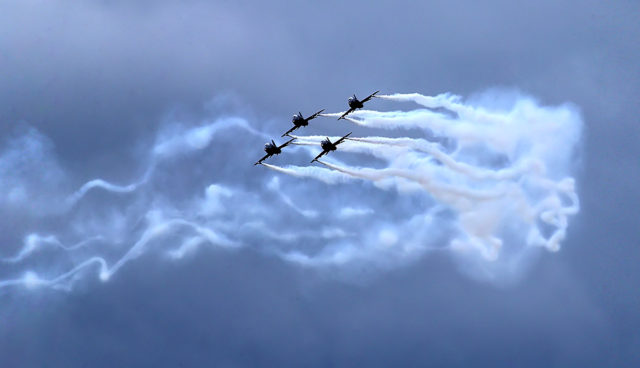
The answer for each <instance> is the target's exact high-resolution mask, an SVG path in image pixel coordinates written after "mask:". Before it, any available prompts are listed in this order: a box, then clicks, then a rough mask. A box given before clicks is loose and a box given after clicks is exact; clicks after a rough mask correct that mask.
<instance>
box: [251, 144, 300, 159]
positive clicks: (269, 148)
mask: <svg viewBox="0 0 640 368" xmlns="http://www.w3.org/2000/svg"><path fill="white" fill-rule="evenodd" d="M294 139H295V138H291V139H290V140H288V141H287V142H285V143H283V144H281V145H280V146H276V142H274V141H273V139H272V140H271V142H269V143H267V144H265V145H264V151H265V152H266V153H267V154H266V155H264V157H263V158H261V159H260V160H258V162H256V163H255V164H254V165H257V164H262V161H264V160H266V159H268V158H269V157H271V156H273V155H279V154H280V152H282V149H283V148H284V147H286V146H287V145H288V144H289V143H291V142H293V141H294Z"/></svg>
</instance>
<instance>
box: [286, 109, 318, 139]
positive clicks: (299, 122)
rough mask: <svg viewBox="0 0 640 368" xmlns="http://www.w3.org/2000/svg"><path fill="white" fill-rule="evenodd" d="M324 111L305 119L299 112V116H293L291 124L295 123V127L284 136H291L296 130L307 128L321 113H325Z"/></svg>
mask: <svg viewBox="0 0 640 368" xmlns="http://www.w3.org/2000/svg"><path fill="white" fill-rule="evenodd" d="M323 111H324V109H322V110H320V111H318V112H316V113H315V114H313V115H311V116H309V117H308V118H306V119H305V118H303V117H302V113H301V112H298V113H297V114H295V115H293V118H291V122H292V123H293V127H291V129H289V130H287V132H286V133H284V134H283V135H282V136H283V137H284V136H285V135H289V133H291V132H293V131H294V130H296V129H298V128H300V127H303V126H307V125H309V120H311V119H313V118H315V117H316V116H318V115H320V113H321V112H323Z"/></svg>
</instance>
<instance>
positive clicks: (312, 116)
mask: <svg viewBox="0 0 640 368" xmlns="http://www.w3.org/2000/svg"><path fill="white" fill-rule="evenodd" d="M323 111H324V109H322V110H320V111H318V112H316V113H315V114H313V115H311V116H309V117H308V118H307V121H309V120H311V119H313V118H315V117H316V116H318V115H320V114H321V113H322V112H323Z"/></svg>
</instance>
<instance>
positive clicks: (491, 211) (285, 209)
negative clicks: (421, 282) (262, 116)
mask: <svg viewBox="0 0 640 368" xmlns="http://www.w3.org/2000/svg"><path fill="white" fill-rule="evenodd" d="M380 97H381V98H383V99H386V100H389V101H398V102H400V101H411V102H416V103H418V104H420V105H422V108H420V109H417V110H412V111H392V112H378V111H373V110H358V111H355V112H353V113H352V114H350V115H349V116H347V117H346V118H345V119H344V120H345V123H353V124H357V125H359V126H360V127H361V128H360V129H361V130H362V129H363V128H376V129H387V130H399V129H406V130H410V131H411V136H410V137H402V138H388V137H380V136H370V137H356V136H354V135H352V136H351V137H350V138H349V139H348V140H346V141H344V142H343V143H342V144H340V145H339V146H338V150H337V152H335V153H334V152H332V153H330V154H329V155H327V156H324V158H323V161H319V164H312V165H309V166H296V165H288V166H279V165H275V164H273V162H274V161H275V162H278V161H277V160H287V159H290V158H291V157H296V158H297V155H296V156H294V155H293V154H299V153H300V152H303V151H307V152H308V156H309V160H310V159H311V158H312V157H315V155H317V154H318V153H319V152H320V147H319V144H320V142H321V141H322V140H323V139H325V137H324V136H296V138H297V139H296V141H294V144H296V145H298V146H302V147H304V148H305V149H296V147H293V146H289V147H287V148H285V149H284V151H285V152H284V153H285V154H283V155H279V156H278V157H277V158H276V157H274V158H269V159H268V161H270V163H267V162H263V163H262V166H263V167H264V168H268V169H270V170H264V169H263V168H261V167H260V166H253V165H252V163H253V162H255V158H256V157H259V156H261V155H260V153H259V152H258V150H257V149H255V147H256V145H257V146H259V144H260V143H261V142H257V141H256V139H266V140H269V139H270V137H268V136H267V135H265V134H263V133H260V132H257V131H256V130H255V129H254V128H252V127H251V126H250V125H249V124H248V123H247V122H246V121H245V120H243V119H237V118H229V119H219V120H217V121H215V122H213V123H205V124H201V125H199V126H195V127H189V126H187V125H184V124H182V125H180V124H177V125H171V126H169V127H167V128H165V129H163V130H162V131H161V132H160V133H159V134H158V137H157V139H156V140H155V143H154V144H153V146H152V147H150V150H149V154H148V155H146V156H145V157H143V159H142V162H141V164H142V165H143V169H145V170H136V171H138V172H144V174H143V176H142V177H141V178H140V179H138V180H135V181H133V183H132V184H126V185H116V184H113V183H111V182H109V181H107V180H104V179H93V180H89V181H88V182H86V183H85V184H83V185H82V186H80V188H79V189H78V190H76V191H72V194H71V195H67V196H64V195H61V194H55V195H53V196H52V197H54V199H52V200H51V203H52V204H49V205H48V207H52V208H58V210H53V211H49V212H46V216H59V217H60V216H61V217H63V219H62V222H65V221H66V222H67V223H68V224H69V226H68V228H67V229H65V228H57V229H54V230H52V231H49V234H47V232H46V231H38V232H37V233H33V232H29V233H30V235H28V236H27V237H25V238H24V239H25V240H24V244H23V245H22V246H21V247H19V248H18V249H17V250H15V251H13V252H6V251H5V252H0V254H2V255H4V257H3V258H0V261H2V262H3V263H4V265H5V266H6V267H4V269H0V272H2V274H1V275H0V277H2V278H3V279H4V280H3V281H0V290H10V289H11V288H15V287H19V286H24V287H27V288H38V287H48V288H58V289H64V290H69V289H70V288H71V287H72V286H73V284H74V283H76V282H78V281H79V280H81V279H83V278H85V277H86V276H87V275H91V274H94V275H96V274H97V276H98V277H99V279H100V280H102V281H107V280H109V279H110V278H112V277H113V276H114V275H115V274H116V273H117V272H118V271H119V270H120V269H121V268H122V267H124V266H125V265H127V264H130V263H133V262H135V260H136V259H138V258H139V257H141V256H143V255H145V254H149V253H151V254H155V253H158V254H164V255H165V256H166V257H167V258H168V259H172V260H178V259H183V258H185V257H187V256H188V255H193V254H196V252H197V249H198V248H200V247H202V246H205V245H210V246H213V247H218V248H225V249H235V248H238V247H246V246H249V247H255V248H256V249H259V250H260V251H261V252H265V253H268V254H273V255H276V256H279V257H282V258H283V259H284V260H287V261H290V262H293V263H296V264H299V265H302V266H306V267H314V268H318V269H325V268H327V267H330V268H332V269H335V268H336V267H337V268H339V269H349V268H350V267H352V266H357V265H375V266H376V267H379V268H390V267H395V266H398V265H402V264H404V263H406V262H411V261H415V260H416V259H419V258H420V257H421V256H423V255H424V254H425V253H428V252H433V251H446V252H449V253H450V254H452V255H453V256H454V258H455V259H458V260H460V261H461V262H464V264H465V270H466V272H470V273H473V274H474V275H475V276H478V277H482V278H484V279H491V280H493V281H496V282H503V281H504V280H509V279H512V278H513V276H517V275H519V274H521V273H522V271H523V265H524V264H526V262H527V260H528V259H529V255H530V254H531V253H532V251H533V250H535V249H540V248H544V249H548V250H550V251H557V250H559V249H560V247H561V244H562V242H563V241H564V239H565V238H566V236H567V230H568V224H569V218H570V217H571V216H573V215H575V214H576V213H578V211H579V200H578V196H577V194H576V188H575V186H576V184H575V180H574V179H573V178H571V169H572V164H573V160H574V159H575V156H574V151H575V146H576V145H577V144H578V142H579V139H580V129H581V125H582V122H581V120H580V116H579V114H578V113H577V112H576V111H575V109H574V108H572V107H570V106H559V107H543V106H539V105H538V104H537V103H536V102H535V101H533V100H531V99H529V98H524V97H517V98H512V99H513V103H512V104H511V105H510V106H508V108H505V107H504V106H503V107H502V108H495V107H493V106H491V104H489V103H487V102H486V101H487V98H486V96H484V97H485V98H484V100H483V102H482V103H481V104H480V103H477V104H473V103H468V102H463V100H462V99H461V98H459V97H457V96H453V95H449V94H444V95H439V96H435V97H430V96H422V95H418V94H395V95H382V96H380ZM373 103H374V101H371V102H369V104H371V105H368V106H367V107H370V106H374V105H373ZM340 115H341V114H340V113H336V114H331V113H329V114H322V115H321V116H326V117H336V116H340ZM234 129H236V130H237V129H239V130H241V131H242V134H240V135H238V134H237V131H233V130H234ZM418 131H423V132H425V137H427V138H424V137H414V136H415V135H416V132H418ZM356 135H358V134H357V132H356ZM26 137H27V138H24V139H23V140H22V141H20V142H21V143H19V144H14V145H13V146H12V147H10V148H9V149H5V150H4V151H1V150H0V178H3V179H4V178H10V177H11V173H12V170H15V168H16V167H19V162H20V161H19V160H20V157H32V158H33V159H31V160H30V161H29V162H30V164H29V165H31V167H32V169H31V171H33V172H36V171H37V169H38V167H37V165H36V162H37V160H39V159H41V158H42V157H47V156H51V155H50V153H49V152H45V151H44V149H43V147H46V144H42V142H45V141H46V139H44V138H43V137H41V136H39V135H38V134H37V132H33V131H30V132H29V133H28V135H26ZM329 138H330V139H331V141H335V140H337V139H339V138H340V137H329ZM434 138H435V140H434V141H430V139H432V140H433V139H434ZM227 142H233V146H232V147H233V149H234V152H233V153H232V154H228V153H229V152H227V155H221V156H219V158H216V159H212V158H211V157H216V156H212V155H211V154H209V153H208V152H207V151H209V150H210V149H211V150H215V149H216V148H217V147H218V146H220V145H224V144H225V143H227ZM243 142H245V143H243ZM249 143H250V144H249ZM16 147H17V148H16ZM212 147H213V148H212ZM225 149H227V150H228V149H229V148H225ZM235 150H237V151H235ZM2 152H4V153H2ZM245 152H246V153H249V154H250V155H247V157H244V156H243V154H244V153H245ZM253 155H255V156H256V157H253ZM346 155H349V156H350V157H349V160H345V161H346V162H351V164H349V165H347V164H344V163H342V162H340V161H337V159H342V158H344V157H346ZM249 156H252V157H249ZM189 158H193V159H198V160H199V161H200V162H201V164H200V165H199V166H200V167H198V168H197V170H203V171H205V172H211V176H209V178H208V179H207V178H206V177H205V176H201V177H199V178H200V179H198V181H196V182H193V180H192V179H191V178H192V177H193V172H194V168H193V165H185V164H183V161H184V160H187V159H189ZM305 159H306V157H305ZM372 159H373V160H372ZM373 161H375V163H374V165H375V166H376V168H374V167H367V166H368V165H369V164H372V162H373ZM354 162H356V164H353V163H354ZM381 164H382V165H383V166H382V167H380V165H381ZM50 167H53V168H55V171H53V174H51V177H54V178H55V180H57V181H58V182H62V183H64V181H65V178H66V177H68V176H69V175H68V174H67V173H65V172H64V171H63V170H61V169H59V168H58V167H57V165H55V164H52V165H50ZM228 168H231V170H232V171H230V170H229V169H228ZM197 170H196V171H197ZM225 170H227V171H225ZM218 173H220V174H219V175H218ZM222 173H224V174H222ZM273 173H275V175H279V174H286V176H282V175H280V176H273ZM256 177H257V178H258V179H259V181H260V182H262V183H263V185H261V186H258V187H257V189H256V184H252V185H250V184H249V182H250V180H251V179H250V178H256ZM34 178H36V176H35V175H25V176H24V177H21V178H20V180H19V181H16V180H13V181H10V180H5V181H4V182H3V181H0V188H6V189H8V190H9V191H11V192H12V193H14V194H12V195H11V196H5V197H2V196H1V195H0V206H2V207H5V208H9V207H10V208H16V206H17V205H18V203H27V202H25V198H28V195H34V194H36V196H37V193H38V190H41V188H43V187H44V184H43V183H39V182H38V183H36V182H35V181H34V180H35V179H34ZM300 179H303V180H300ZM305 179H308V180H305ZM211 180H214V181H215V184H211ZM6 183H9V184H6ZM368 183H370V184H368ZM36 184H37V185H36ZM324 184H330V186H326V185H324ZM194 185H195V186H194ZM67 186H68V185H67ZM60 187H64V185H60ZM182 187H189V188H195V190H196V191H197V193H198V194H197V195H195V196H194V195H192V194H191V195H188V194H184V193H182V192H180V193H178V194H176V188H182ZM95 189H102V190H105V191H107V192H109V193H112V194H113V195H115V196H117V195H120V194H126V195H127V196H128V197H127V198H128V200H127V201H122V202H118V203H113V204H109V212H108V213H105V211H104V210H103V207H104V204H103V202H100V201H101V199H100V198H97V197H94V196H87V193H89V192H90V191H92V190H95ZM378 189H383V191H380V190H378ZM385 191H389V193H395V194H397V196H398V197H396V198H397V199H396V201H397V202H403V201H402V199H403V198H407V199H409V201H408V202H407V203H404V204H402V205H400V204H398V205H397V207H396V205H395V204H393V202H390V200H389V196H388V195H381V193H385ZM16 193H17V194H16ZM20 193H23V194H24V195H20ZM60 197H62V199H63V200H60ZM39 198H45V197H43V196H40V197H39ZM56 198H57V199H56ZM65 198H66V202H65V200H64V199H65ZM43 200H44V199H43ZM80 201H83V205H77V206H76V204H77V203H78V202H80ZM65 203H66V204H65ZM7 206H8V207H7ZM41 208H42V206H37V207H33V209H28V210H33V211H37V210H38V209H41ZM79 211H84V212H81V213H79ZM87 211H88V212H87ZM59 239H64V240H65V243H66V244H73V245H65V243H63V242H62V241H60V240H59ZM73 239H76V240H75V242H74V241H73ZM69 240H70V241H69ZM7 253H8V254H9V255H6V254H7Z"/></svg>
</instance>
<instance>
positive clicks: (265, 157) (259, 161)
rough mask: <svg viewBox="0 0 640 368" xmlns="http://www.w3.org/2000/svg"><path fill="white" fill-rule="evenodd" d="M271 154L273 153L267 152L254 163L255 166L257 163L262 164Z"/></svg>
mask: <svg viewBox="0 0 640 368" xmlns="http://www.w3.org/2000/svg"><path fill="white" fill-rule="evenodd" d="M270 156H271V155H270V154H268V153H267V154H266V155H264V157H263V158H261V159H259V160H258V161H257V162H256V163H255V164H253V165H254V166H255V165H257V164H261V163H262V161H264V160H266V159H268V158H269V157H270Z"/></svg>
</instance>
